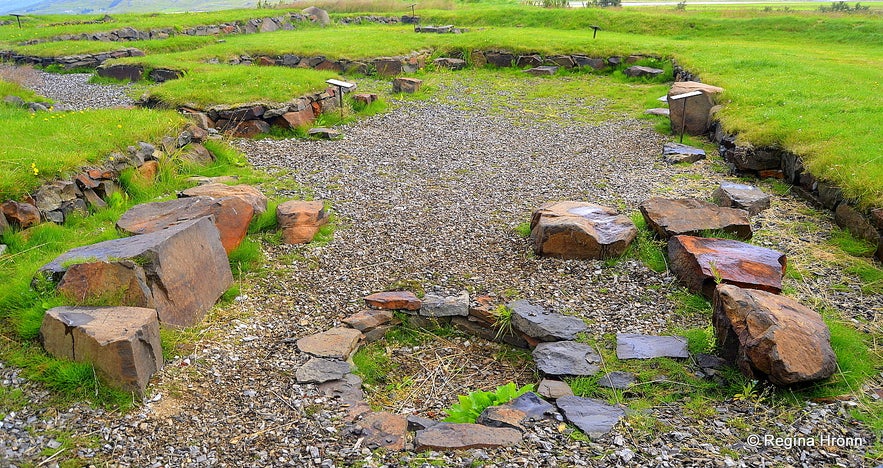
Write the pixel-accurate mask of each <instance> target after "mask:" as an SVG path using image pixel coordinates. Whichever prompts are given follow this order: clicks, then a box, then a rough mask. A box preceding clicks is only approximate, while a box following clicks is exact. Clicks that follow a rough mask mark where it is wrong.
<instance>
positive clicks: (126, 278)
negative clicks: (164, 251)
mask: <svg viewBox="0 0 883 468" xmlns="http://www.w3.org/2000/svg"><path fill="white" fill-rule="evenodd" d="M58 292H59V293H61V295H62V296H64V297H65V298H67V299H68V300H71V301H74V303H75V304H84V303H92V304H96V303H104V304H114V305H121V306H132V307H145V308H149V309H153V308H154V307H155V305H154V303H153V292H151V291H150V287H149V286H148V281H147V277H146V275H145V273H144V269H143V268H141V267H140V266H138V265H136V264H135V263H133V262H131V261H128V260H119V261H112V262H89V263H77V264H73V265H70V266H69V267H68V269H67V272H65V274H64V276H63V277H62V278H61V281H59V282H58Z"/></svg>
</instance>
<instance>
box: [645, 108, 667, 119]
mask: <svg viewBox="0 0 883 468" xmlns="http://www.w3.org/2000/svg"><path fill="white" fill-rule="evenodd" d="M644 113H645V114H647V115H661V116H663V117H668V114H669V110H668V108H667V107H654V108H652V109H647V110H645V111H644Z"/></svg>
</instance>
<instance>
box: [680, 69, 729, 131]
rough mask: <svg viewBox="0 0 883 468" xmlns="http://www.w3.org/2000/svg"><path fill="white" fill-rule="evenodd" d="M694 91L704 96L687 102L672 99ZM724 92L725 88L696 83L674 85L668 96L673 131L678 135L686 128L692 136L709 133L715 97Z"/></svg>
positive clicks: (692, 98) (682, 82)
mask: <svg viewBox="0 0 883 468" xmlns="http://www.w3.org/2000/svg"><path fill="white" fill-rule="evenodd" d="M692 91H699V92H701V93H702V94H700V95H698V96H693V97H689V98H686V99H685V100H672V99H671V97H672V96H677V95H679V94H685V93H689V92H692ZM723 91H724V90H723V88H718V87H717V86H711V85H707V84H704V83H698V82H695V81H678V82H676V83H675V84H673V85H672V87H671V89H669V91H668V96H667V97H668V107H669V119H670V121H671V129H672V131H674V132H676V133H677V132H680V131H681V128H684V130H685V131H686V132H687V133H689V134H690V135H702V134H705V133H706V132H708V130H709V129H710V128H711V122H712V108H713V107H714V106H715V97H716V96H717V95H718V94H720V93H722V92H723Z"/></svg>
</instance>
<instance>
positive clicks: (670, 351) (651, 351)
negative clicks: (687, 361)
mask: <svg viewBox="0 0 883 468" xmlns="http://www.w3.org/2000/svg"><path fill="white" fill-rule="evenodd" d="M616 357H617V358H619V359H651V358H655V357H673V358H686V357H690V353H689V352H688V351H687V339H686V338H684V337H682V336H653V335H638V334H634V333H617V334H616Z"/></svg>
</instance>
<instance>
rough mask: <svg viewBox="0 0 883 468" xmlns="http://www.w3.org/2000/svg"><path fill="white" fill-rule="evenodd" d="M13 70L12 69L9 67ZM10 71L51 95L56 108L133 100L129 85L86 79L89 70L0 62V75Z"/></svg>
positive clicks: (129, 103)
mask: <svg viewBox="0 0 883 468" xmlns="http://www.w3.org/2000/svg"><path fill="white" fill-rule="evenodd" d="M12 70H15V71H12ZM4 74H10V75H14V76H15V77H16V78H17V80H16V81H18V82H21V84H23V85H25V86H27V87H28V88H30V89H32V90H34V92H36V93H37V94H39V95H40V96H44V97H46V98H49V99H52V100H53V101H54V102H55V109H56V110H75V111H78V110H85V109H105V108H113V107H131V106H134V105H135V101H134V100H133V99H132V98H130V97H129V96H128V95H127V92H128V91H129V89H130V88H131V87H132V85H131V84H125V85H118V84H113V85H106V84H94V83H89V79H90V78H92V77H93V76H94V74H92V73H70V74H63V75H62V74H58V73H47V72H44V71H42V70H39V69H34V68H26V67H12V66H9V65H3V64H0V76H3V75H4Z"/></svg>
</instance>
